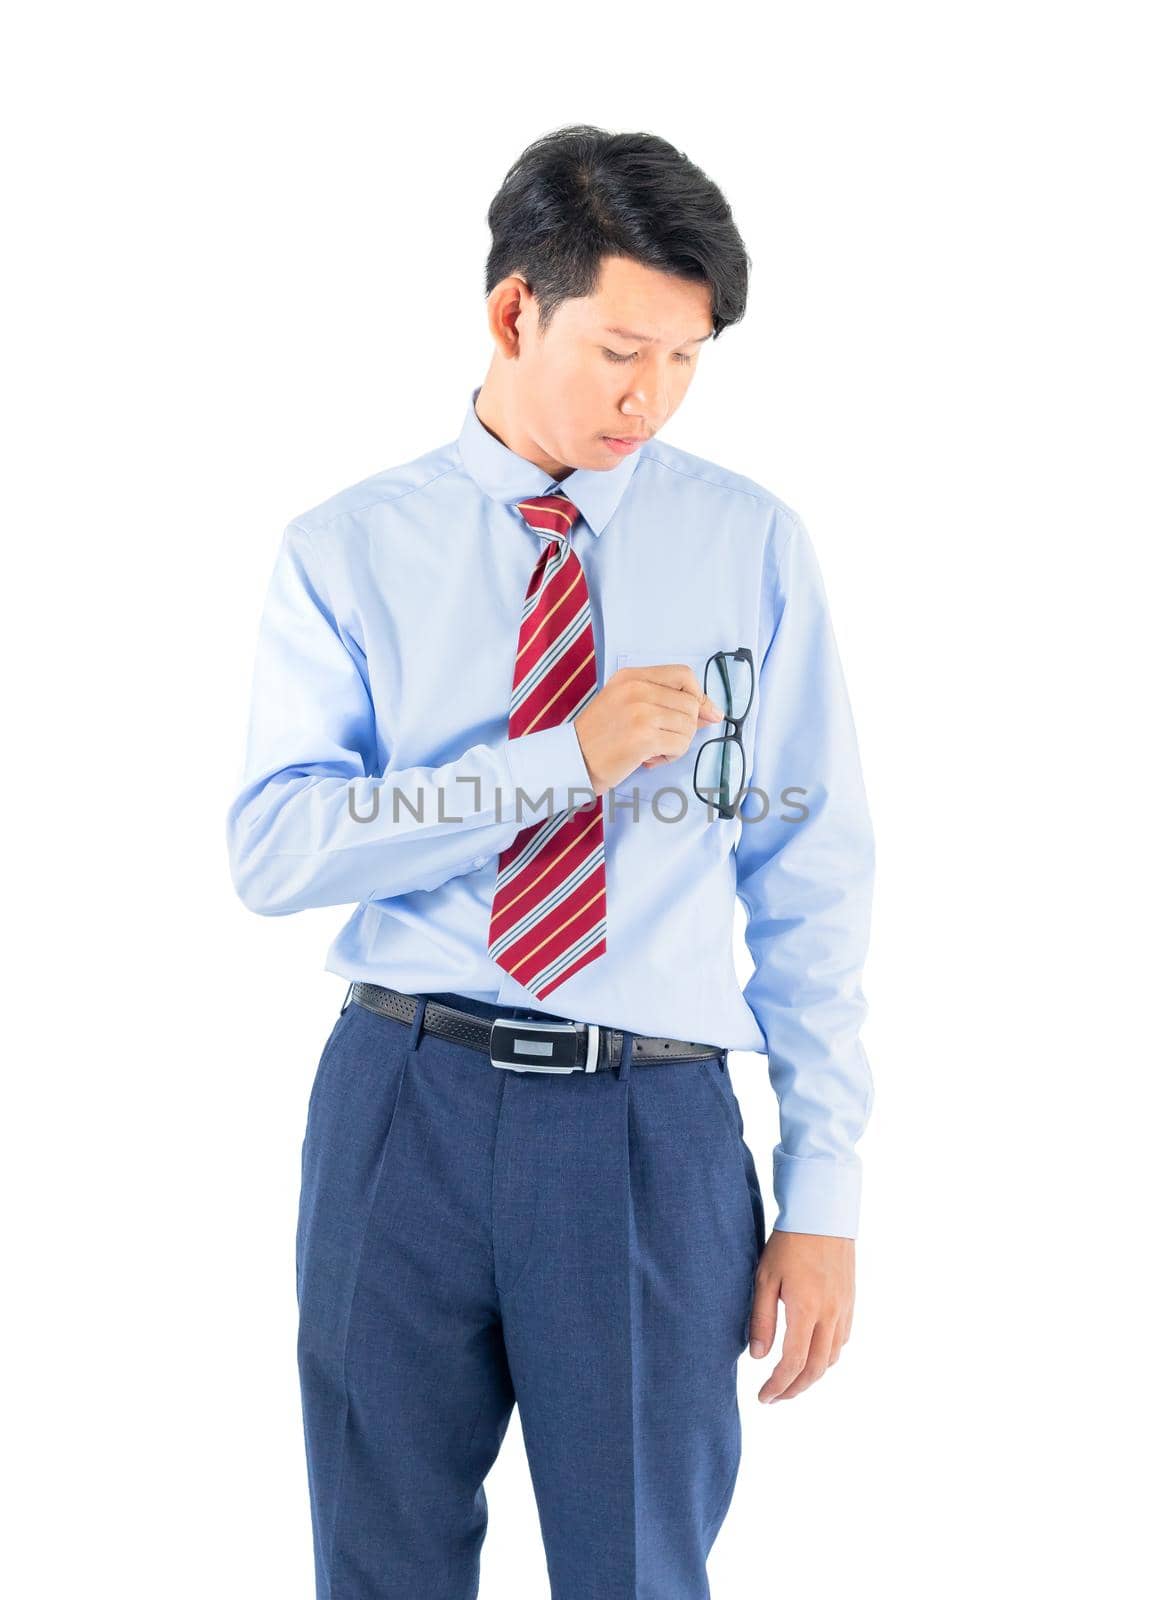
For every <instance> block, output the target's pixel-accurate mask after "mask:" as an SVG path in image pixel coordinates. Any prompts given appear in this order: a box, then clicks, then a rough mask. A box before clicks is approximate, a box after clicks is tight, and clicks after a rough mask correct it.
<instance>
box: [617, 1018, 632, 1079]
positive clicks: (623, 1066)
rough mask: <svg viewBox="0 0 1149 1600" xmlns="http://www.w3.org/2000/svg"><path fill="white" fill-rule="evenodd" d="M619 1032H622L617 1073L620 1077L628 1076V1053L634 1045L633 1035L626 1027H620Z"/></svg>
mask: <svg viewBox="0 0 1149 1600" xmlns="http://www.w3.org/2000/svg"><path fill="white" fill-rule="evenodd" d="M619 1032H620V1033H621V1034H622V1053H621V1054H620V1056H619V1058H618V1075H619V1078H620V1079H622V1078H628V1077H629V1076H630V1053H631V1049H632V1047H633V1045H634V1035H633V1033H630V1032H628V1031H627V1029H626V1028H621V1029H620V1030H619Z"/></svg>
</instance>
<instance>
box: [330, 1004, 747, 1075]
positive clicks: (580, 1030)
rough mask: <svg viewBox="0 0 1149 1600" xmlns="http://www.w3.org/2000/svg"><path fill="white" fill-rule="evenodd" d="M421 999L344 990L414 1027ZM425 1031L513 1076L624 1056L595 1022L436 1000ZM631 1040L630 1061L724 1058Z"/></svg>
mask: <svg viewBox="0 0 1149 1600" xmlns="http://www.w3.org/2000/svg"><path fill="white" fill-rule="evenodd" d="M420 998H421V997H420V996H418V995H413V994H403V993H402V992H401V991H400V990H399V989H388V988H387V987H386V986H385V985H383V984H378V983H353V984H352V985H351V988H350V989H349V990H348V1000H349V1001H353V1002H354V1003H355V1004H356V1005H359V1006H365V1007H366V1008H367V1010H368V1011H377V1012H379V1014H380V1015H381V1016H384V1017H392V1018H393V1019H394V1020H395V1021H396V1022H413V1021H414V1019H415V1006H416V1003H417V1001H418V1000H419V999H420ZM344 1009H346V1006H345V1007H344ZM423 1027H424V1028H425V1029H426V1031H427V1032H428V1033H434V1034H437V1035H438V1036H439V1037H440V1038H443V1039H451V1040H453V1041H454V1043H455V1044H462V1045H467V1046H468V1048H470V1049H471V1050H479V1051H481V1052H482V1053H483V1054H484V1055H485V1056H486V1057H487V1058H488V1060H489V1061H490V1063H491V1065H492V1066H495V1067H507V1068H509V1069H510V1070H511V1071H514V1072H596V1071H598V1070H599V1069H600V1068H603V1067H608V1066H609V1067H617V1066H618V1064H619V1061H620V1059H621V1056H622V1034H621V1032H620V1031H619V1030H618V1029H617V1028H604V1027H600V1026H599V1024H598V1023H595V1022H565V1021H556V1020H551V1019H548V1018H540V1019H539V1020H538V1021H534V1020H531V1021H524V1020H521V1019H519V1018H517V1017H496V1018H494V1019H493V1020H492V1019H488V1018H487V1017H481V1016H477V1015H476V1014H475V1013H474V1012H473V1011H462V1010H460V1008H459V1007H458V1006H449V1005H446V1004H445V1003H444V1002H442V1001H440V1000H428V1001H427V1005H426V1008H425V1010H424V1012H423ZM631 1038H632V1040H633V1043H632V1045H631V1060H632V1061H633V1062H644V1063H650V1062H656V1061H705V1060H706V1059H707V1058H708V1057H709V1056H724V1055H725V1053H726V1052H725V1050H724V1049H723V1047H722V1046H721V1045H714V1044H694V1043H691V1042H690V1041H688V1040H686V1039H661V1038H657V1037H655V1036H654V1035H652V1034H645V1033H635V1034H632V1035H631Z"/></svg>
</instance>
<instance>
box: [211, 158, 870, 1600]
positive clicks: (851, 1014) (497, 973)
mask: <svg viewBox="0 0 1149 1600" xmlns="http://www.w3.org/2000/svg"><path fill="white" fill-rule="evenodd" d="M488 220H489V222H490V225H491V230H492V235H493V242H492V248H491V252H490V257H489V260H488V266H487V316H488V324H489V328H490V332H491V336H492V339H493V341H494V351H493V354H492V358H491V363H490V367H489V369H488V371H487V374H486V377H485V378H484V380H483V383H482V384H481V386H480V387H479V388H477V389H475V390H473V391H472V393H471V396H470V401H469V402H468V404H467V406H466V408H465V412H464V416H463V421H462V428H461V431H460V432H459V435H458V437H457V438H456V439H454V440H452V441H450V442H449V443H447V444H444V445H442V446H441V447H439V448H436V449H433V450H431V451H430V452H428V453H427V454H426V455H424V456H421V457H420V458H418V459H417V460H415V461H411V462H408V463H406V464H404V465H402V466H397V467H393V468H391V469H389V470H385V471H382V472H380V473H378V474H377V475H375V476H374V477H370V478H368V479H366V480H365V481H363V482H361V483H358V484H356V485H354V486H353V487H351V488H349V489H346V490H344V491H343V492H341V493H339V494H337V495H335V496H334V497H333V498H332V499H330V500H328V501H326V502H325V503H323V504H322V505H320V506H317V507H316V508H314V509H313V510H311V511H310V512H308V513H306V514H305V515H303V516H300V517H298V518H296V519H295V520H294V521H293V522H292V523H291V524H290V525H289V527H288V528H287V529H286V531H285V533H284V536H283V543H282V547H281V550H280V553H279V557H278V560H277V563H276V566H275V570H274V573H273V576H272V579H271V585H270V589H269V592H268V596H267V601H266V606H265V609H264V613H263V618H262V623H261V631H260V637H259V644H258V652H257V661H256V670H255V676H254V685H253V698H252V712H251V723H250V729H249V738H248V751H247V759H246V765H245V768H244V773H243V778H242V784H241V787H240V789H239V792H238V794H237V795H236V798H235V800H234V802H233V804H232V807H231V809H230V812H229V815H228V843H229V850H230V859H231V865H232V871H233V875H234V880H235V884H236V887H237V890H238V892H239V894H240V896H241V897H242V898H243V900H244V902H245V903H246V904H247V905H248V906H250V907H251V908H252V909H253V910H255V911H258V912H262V913H265V914H268V915H281V914H285V913H289V912H293V911H299V910H302V909H304V908H305V907H308V906H319V905H335V904H354V906H355V909H354V911H353V913H352V914H351V916H350V918H349V920H348V922H347V923H346V925H345V926H344V928H343V929H342V931H341V932H340V933H339V935H338V937H337V938H336V940H335V942H334V944H333V945H332V947H331V950H330V953H329V956H328V961H327V966H328V969H329V970H331V971H333V972H337V973H339V974H341V975H342V976H343V977H344V978H346V979H347V980H348V981H349V983H350V989H349V991H348V996H347V997H346V998H345V1001H344V1006H343V1009H342V1011H341V1012H340V1015H339V1017H338V1019H337V1020H336V1023H335V1025H334V1028H333V1030H332V1033H331V1035H330V1037H329V1039H328V1041H327V1044H326V1046H325V1048H324V1051H323V1055H322V1058H321V1060H320V1063H319V1067H318V1070H317V1073H316V1078H315V1084H314V1088H313V1090H312V1094H311V1101H310V1105H309V1108H308V1115H307V1128H306V1136H305V1140H304V1149H303V1175H302V1193H301V1203H300V1214H299V1231H298V1241H297V1242H298V1293H299V1307H300V1326H299V1366H300V1374H301V1383H302V1392H303V1412H304V1423H305V1436H306V1448H307V1463H308V1472H309V1483H310V1490H311V1507H312V1518H313V1532H314V1541H315V1558H316V1574H317V1586H318V1594H319V1595H320V1596H321V1597H323V1600H332V1597H337V1600H351V1597H353V1596H355V1597H360V1596H362V1597H366V1596H373V1597H376V1596H387V1597H391V1596H394V1597H399V1596H402V1597H404V1600H408V1597H411V1596H418V1597H419V1600H468V1597H473V1596H474V1595H475V1594H476V1593H477V1589H478V1570H479V1553H480V1546H481V1543H482V1540H483V1537H484V1534H485V1529H486V1521H487V1507H486V1499H485V1495H484V1490H483V1481H484V1479H485V1477H486V1475H487V1473H488V1471H489V1469H490V1466H491V1464H492V1462H493V1461H494V1459H495V1457H496V1455H497V1452H498V1449H499V1446H500V1444H501V1441H502V1438H503V1435H504V1432H505V1429H506V1426H507V1422H508V1419H509V1416H510V1412H511V1409H512V1407H513V1405H514V1404H515V1403H516V1402H517V1403H518V1405H519V1409H520V1420H521V1424H522V1430H523V1437H524V1442H525V1447H526V1450H527V1454H528V1458H529V1464H530V1470H531V1474H532V1482H533V1487H534V1490H535V1494H536V1498H537V1501H538V1507H539V1514H540V1521H541V1527H542V1534H543V1539H544V1543H545V1548H546V1555H547V1562H548V1569H549V1573H550V1578H551V1583H552V1586H553V1594H554V1595H555V1596H561V1597H563V1600H576V1597H577V1600H585V1597H589V1596H591V1595H593V1596H595V1597H608V1596H609V1597H619V1600H622V1597H636V1596H638V1595H639V1594H642V1595H658V1596H659V1597H660V1600H700V1597H703V1596H705V1595H707V1594H708V1593H709V1588H708V1584H707V1579H706V1571H705V1565H706V1557H707V1554H708V1552H709V1550H710V1548H711V1545H712V1543H713V1540H714V1538H715V1536H716V1535H717V1532H718V1529H719V1527H720V1526H721V1523H722V1521H723V1519H724V1518H725V1515H726V1512H727V1510H728V1507H729V1504H730V1499H731V1496H732V1494H733V1489H734V1482H735V1477H736V1474H737V1470H738V1465H739V1460H740V1453H741V1433H740V1422H739V1414H738V1407H737V1397H736V1387H735V1376H736V1365H737V1360H738V1357H739V1356H740V1354H741V1353H742V1352H743V1350H745V1348H746V1346H747V1344H748V1343H749V1345H750V1350H751V1354H752V1355H754V1356H762V1355H764V1354H766V1352H767V1351H768V1350H769V1349H770V1348H771V1346H772V1344H773V1342H774V1338H775V1331H776V1320H777V1311H778V1305H779V1302H781V1303H782V1304H783V1305H784V1306H785V1312H786V1317H785V1322H786V1328H785V1338H784V1343H783V1345H782V1350H781V1356H780V1359H779V1360H778V1362H777V1364H776V1366H775V1367H774V1370H773V1372H772V1373H771V1374H770V1376H769V1378H768V1379H767V1381H766V1382H765V1383H764V1385H763V1387H762V1389H761V1391H760V1399H762V1400H764V1401H767V1402H769V1401H773V1400H776V1399H789V1398H791V1397H793V1396H794V1395H797V1394H799V1393H801V1392H802V1390H804V1389H805V1388H806V1387H807V1386H808V1385H809V1384H810V1383H812V1382H813V1381H814V1380H815V1379H817V1378H818V1377H820V1376H821V1375H822V1374H823V1373H824V1372H825V1370H826V1368H827V1367H828V1366H830V1365H832V1364H833V1363H834V1362H835V1361H837V1359H838V1356H839V1353H840V1351H841V1348H842V1345H843V1344H844V1343H845V1341H846V1339H847V1338H848V1336H849V1332H850V1321H851V1315H852V1307H853V1297H854V1286H853V1255H854V1239H855V1237H856V1232H857V1221H858V1201H859V1164H858V1158H857V1156H856V1154H855V1152H854V1144H855V1142H856V1140H857V1138H858V1136H859V1135H860V1133H861V1132H862V1129H863V1128H864V1126H865V1123H866V1120H867V1117H868V1113H869V1107H870V1099H871V1085H870V1075H869V1069H868V1065H867V1061H866V1057H865V1054H864V1051H863V1048H862V1046H861V1044H860V1042H859V1039H858V1029H859V1025H860V1023H861V1021H862V1019H863V1015H864V1011H865V1002H864V999H863V996H862V992H861V989H860V986H859V975H860V971H861V966H862V962H863V958H864V954H865V947H866V942H867V927H868V918H869V900H870V888H871V875H872V866H873V847H872V838H871V827H870V819H869V815H868V811H867V804H866V798H865V793H864V790H863V784H862V777H861V772H860V765H859V759H858V753H857V747H856V740H855V733H854V725H853V721H852V716H851V712H850V708H849V704H848V700H847V695H846V690H845V686H844V682H843V677H842V671H841V667H840V663H839V658H838V654H837V650H836V647H835V641H834V635H833V632H832V628H831V624H830V620H829V617H828V614H827V609H826V599H825V593H824V589H823V586H822V581H821V577H820V574H819V569H818V566H817V563H816V560H815V556H814V553H813V550H812V547H811V544H810V540H809V537H808V535H807V533H806V530H805V528H804V526H803V524H802V522H801V521H800V519H799V518H798V517H797V516H796V515H795V514H794V512H793V511H791V510H790V509H789V508H788V507H787V506H785V505H784V504H783V503H782V502H781V501H779V500H778V499H777V498H776V497H775V496H774V495H772V494H771V493H770V492H769V491H768V490H766V489H764V488H762V487H761V486H760V485H758V484H757V483H755V482H754V481H753V480H752V479H750V478H747V477H744V476H742V475H740V474H738V473H735V472H732V471H729V470H727V469H724V468H722V467H719V466H716V465H714V464H713V463H711V462H708V461H704V460H702V459H700V458H699V457H697V456H694V455H691V454H688V453H687V452H686V451H683V450H680V449H677V448H675V447H673V446H670V445H667V444H665V443H663V442H662V441H661V440H660V439H659V438H658V434H659V432H660V430H661V429H662V428H663V427H664V426H665V424H666V423H667V422H668V421H669V419H670V418H671V417H672V416H673V415H674V413H675V411H676V410H677V409H678V407H679V406H680V404H681V403H682V401H683V399H684V397H685V395H686V391H687V389H688V388H689V387H690V384H691V382H692V380H693V376H694V372H695V369H696V367H697V364H698V361H699V358H700V352H701V350H702V348H703V346H704V345H705V344H706V342H707V341H708V340H709V339H710V338H712V337H715V336H717V334H718V333H720V332H721V330H722V329H723V328H724V327H725V326H727V325H729V324H730V323H732V322H735V321H737V320H738V319H739V318H740V317H741V316H742V314H743V311H744V307H745V299H746V284H747V277H748V270H747V258H746V254H745V250H744V247H743V244H742V241H741V239H740V237H739V235H738V233H737V230H736V228H735V226H734V223H733V220H732V218H731V216H730V212H729V209H728V207H727V206H726V203H725V201H724V200H723V198H722V195H721V194H720V192H719V191H718V189H717V188H716V187H715V186H714V184H713V183H712V182H711V181H710V180H709V179H708V178H707V177H706V176H705V175H704V174H703V173H701V172H700V171H699V170H698V169H697V168H696V167H694V166H693V165H692V164H691V163H690V162H688V161H686V159H685V158H684V157H683V156H681V155H680V154H679V153H678V152H677V151H675V150H674V149H673V147H672V146H670V145H668V144H666V143H665V142H664V141H662V140H660V139H657V138H654V137H652V136H650V135H646V134H638V135H609V134H606V133H603V132H601V131H600V130H598V129H594V128H586V127H575V128H568V129H562V130H560V131H559V132H557V133H554V134H551V135H549V136H547V137H546V138H544V139H542V140H540V141H538V142H537V143H536V144H534V145H532V146H531V147H529V148H528V149H527V150H526V151H525V152H524V154H523V156H522V157H521V158H520V159H519V161H518V162H517V163H516V164H515V166H514V167H513V168H512V170H511V172H510V173H509V174H508V175H507V178H506V180H505V182H504V184H503V186H502V189H501V190H500V192H499V194H498V196H497V197H496V199H495V201H494V203H493V204H492V206H491V209H490V212H489V219H488ZM736 895H737V896H738V897H739V898H740V899H741V900H742V902H743V904H744V906H745V908H746V911H747V928H746V936H747V941H748V945H749V949H750V952H751V955H752V956H753V961H754V973H753V976H752V977H751V979H750V981H749V983H748V984H747V985H746V987H745V989H744V990H743V989H741V988H740V986H739V984H738V982H737V979H736V975H735V972H734V967H733V960H732V949H731V945H732V940H731V926H732V924H731V918H732V914H733V909H734V899H735V896H736ZM731 1050H747V1051H752V1052H758V1053H759V1054H760V1055H762V1054H765V1055H766V1058H767V1062H768V1068H769V1072H770V1076H771V1081H772V1083H773V1086H774V1088H775V1089H776V1091H777V1094H778V1098H779V1103H780V1113H781V1140H780V1143H779V1144H778V1146H777V1148H776V1150H775V1152H774V1171H773V1179H774V1194H775V1197H776V1199H777V1202H778V1206H779V1213H778V1216H777V1218H776V1220H775V1222H774V1226H773V1231H772V1232H771V1233H770V1236H769V1238H767V1237H766V1233H767V1230H766V1226H765V1213H764V1207H763V1202H762V1195H761V1190H760V1187H759V1183H758V1177H757V1172H756V1169H755V1164H754V1159H753V1156H752V1154H751V1152H750V1150H749V1147H748V1146H747V1145H746V1143H745V1141H744V1139H743V1137H742V1134H743V1124H742V1118H741V1114H740V1110H739V1106H738V1102H737V1099H736V1097H735V1094H734V1091H733V1088H732V1086H731V1083H730V1076H729V1073H728V1070H727V1054H728V1052H729V1051H731Z"/></svg>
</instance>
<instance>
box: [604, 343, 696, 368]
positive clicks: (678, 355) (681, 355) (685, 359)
mask: <svg viewBox="0 0 1149 1600" xmlns="http://www.w3.org/2000/svg"><path fill="white" fill-rule="evenodd" d="M602 353H603V355H604V356H605V357H606V358H607V360H608V361H623V362H626V361H635V360H637V358H638V351H637V350H632V351H631V353H630V355H628V356H620V355H619V353H618V351H617V350H608V349H607V348H606V346H605V345H604V346H603V352H602ZM674 359H675V360H676V361H681V363H682V364H683V366H686V367H688V366H689V365H690V363H691V362H692V361H693V360H694V357H693V356H688V355H686V354H685V352H684V351H682V350H676V351H675V353H674Z"/></svg>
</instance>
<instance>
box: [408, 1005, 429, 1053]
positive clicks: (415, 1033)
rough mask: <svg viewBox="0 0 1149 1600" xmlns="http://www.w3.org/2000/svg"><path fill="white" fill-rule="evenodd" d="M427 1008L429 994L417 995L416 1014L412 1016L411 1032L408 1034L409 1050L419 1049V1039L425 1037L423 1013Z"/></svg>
mask: <svg viewBox="0 0 1149 1600" xmlns="http://www.w3.org/2000/svg"><path fill="white" fill-rule="evenodd" d="M426 1009H427V996H426V995H425V994H417V995H416V996H415V1015H414V1016H413V1017H412V1018H411V1032H410V1033H409V1035H408V1036H407V1048H408V1050H418V1048H419V1040H420V1039H421V1038H422V1037H423V1013H424V1012H425V1011H426Z"/></svg>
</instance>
